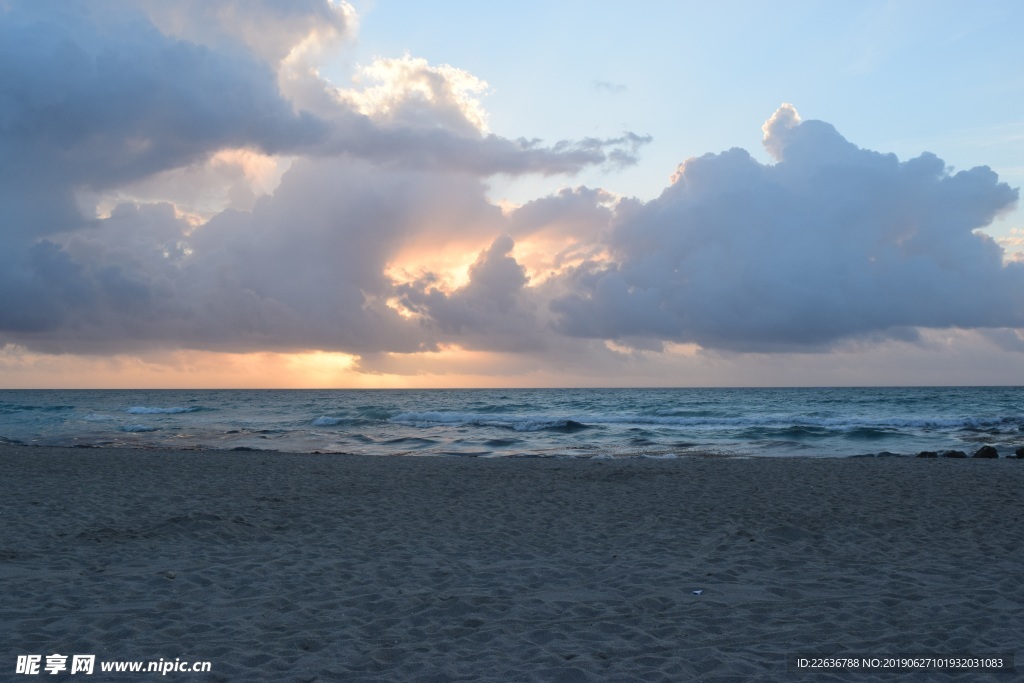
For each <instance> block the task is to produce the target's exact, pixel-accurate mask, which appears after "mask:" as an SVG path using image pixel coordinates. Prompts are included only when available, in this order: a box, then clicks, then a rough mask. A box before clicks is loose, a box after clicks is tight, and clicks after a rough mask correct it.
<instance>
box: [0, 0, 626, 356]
mask: <svg viewBox="0 0 1024 683" xmlns="http://www.w3.org/2000/svg"><path fill="white" fill-rule="evenodd" d="M354 22H355V19H354V14H353V13H352V12H351V10H350V8H349V7H348V6H347V5H344V4H343V3H337V2H329V1H328V0H304V1H303V2H296V3H277V2H270V1H269V0H268V1H266V2H244V3H243V2H239V1H236V0H219V1H217V2H184V3H170V4H168V3H157V2H149V1H146V0H140V1H138V2H129V1H127V0H108V1H105V2H104V1H98V2H75V1H69V2H66V3H58V4H53V3H46V4H40V3H35V2H21V1H18V0H12V1H11V2H8V3H5V4H4V5H2V6H0V225H2V228H0V291H2V292H3V294H4V296H3V297H0V338H2V339H3V340H4V341H5V342H7V341H16V342H18V343H24V344H26V345H29V346H31V347H32V348H35V349H44V350H48V351H59V352H65V351H70V350H78V351H88V352H103V351H122V350H137V349H141V348H148V347H173V346H175V345H181V346H185V347H189V348H228V347H231V348H238V349H243V350H252V349H261V348H267V349H296V348H324V349H338V350H340V349H349V350H358V351H360V352H364V351H370V350H389V351H402V352H406V351H413V350H422V349H429V348H432V345H433V344H434V343H435V342H434V341H433V339H432V337H431V332H430V331H429V330H428V329H427V328H426V327H424V326H422V325H418V324H416V323H414V322H409V321H407V320H405V319H404V318H402V317H401V316H399V315H398V314H397V313H396V312H395V311H394V310H393V309H392V308H389V307H388V305H387V301H388V299H389V297H392V296H393V295H394V291H393V283H392V282H391V280H390V279H388V278H387V277H386V276H385V275H384V273H385V270H386V268H387V266H388V262H389V259H391V258H393V256H394V254H395V253H396V252H397V251H399V250H400V249H401V248H402V246H403V245H404V244H405V243H407V242H409V241H411V240H416V239H424V237H425V236H427V235H430V234H432V233H438V234H453V233H458V234H461V235H464V236H472V235H474V234H478V233H479V234H480V235H481V237H480V239H481V240H490V239H493V237H494V235H495V234H498V233H500V227H495V222H496V220H497V218H496V217H500V210H499V209H498V208H497V207H494V206H492V205H491V204H489V203H488V202H487V201H486V200H485V198H484V195H485V191H486V188H485V186H484V185H483V184H482V182H481V178H482V177H485V176H488V175H493V174H497V173H504V174H520V173H541V174H556V173H574V172H576V171H579V170H580V169H582V168H584V167H586V166H590V165H595V164H610V165H618V164H623V163H630V162H631V161H633V160H635V154H636V151H637V150H638V149H639V147H640V146H641V145H642V144H644V142H645V140H646V138H642V137H640V136H636V135H633V134H625V135H623V136H622V137H620V138H617V139H614V140H596V139H589V138H588V139H582V140H579V141H567V142H559V143H556V144H554V145H552V146H545V145H543V144H541V143H540V142H537V141H524V140H518V141H513V140H508V139H506V138H502V137H500V136H496V135H493V134H488V133H486V130H485V116H484V112H483V109H482V106H481V105H480V103H479V100H478V99H477V95H479V94H480V92H481V90H482V89H483V88H484V85H483V84H482V82H480V81H479V80H477V79H475V78H474V77H473V76H472V75H471V74H468V73H467V72H465V71H462V70H459V69H455V68H453V67H433V66H431V65H429V64H427V63H426V62H425V61H423V60H418V59H414V58H411V57H405V58H401V59H398V60H382V61H380V62H378V63H377V64H376V65H375V67H374V68H375V69H376V70H374V69H371V70H370V72H368V73H366V74H364V77H365V78H366V79H368V80H370V81H373V82H372V83H370V85H368V86H367V87H364V88H363V89H362V90H352V91H348V96H342V95H341V94H340V93H341V91H339V90H338V89H337V88H336V87H335V86H333V84H331V83H329V82H327V81H325V80H323V79H322V78H321V77H320V76H319V74H318V73H317V72H316V71H315V69H312V68H309V63H308V62H307V59H308V58H310V56H311V55H313V54H314V53H315V51H316V49H320V48H323V47H324V46H325V45H328V44H329V43H331V42H332V41H333V42H337V41H341V40H344V39H346V38H347V37H349V36H350V35H351V32H352V30H353V28H354ZM307 105H308V106H307ZM292 160H296V161H294V163H293V161H292ZM289 165H291V166H292V167H291V170H289V171H287V172H285V171H286V169H287V168H288V166H289ZM279 178H280V179H281V181H280V186H276V185H277V181H278V179H279ZM267 192H274V195H273V196H272V197H268V196H264V197H263V198H262V199H260V194H261V193H267ZM94 207H102V208H101V209H100V211H99V212H97V211H96V210H95V209H94ZM239 209H240V210H239ZM107 211H109V212H110V213H109V216H107V215H106V213H107ZM207 219H208V220H207Z"/></svg>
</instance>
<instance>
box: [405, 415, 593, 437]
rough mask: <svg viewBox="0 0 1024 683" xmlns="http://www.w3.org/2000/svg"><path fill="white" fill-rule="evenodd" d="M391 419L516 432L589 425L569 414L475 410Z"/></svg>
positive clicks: (411, 424) (574, 429) (419, 424)
mask: <svg viewBox="0 0 1024 683" xmlns="http://www.w3.org/2000/svg"><path fill="white" fill-rule="evenodd" d="M391 422H393V423H395V424H400V425H405V426H408V427H437V426H466V427H496V428H498V429H511V430H514V431H517V432H540V431H545V430H550V431H559V432H577V431H580V430H582V429H588V428H589V425H587V424H584V423H583V422H580V421H579V420H572V419H569V418H551V417H543V416H529V415H523V416H513V415H504V416H490V415H489V416H484V415H477V414H475V413H439V412H426V413H402V414H400V415H396V416H395V417H393V418H391Z"/></svg>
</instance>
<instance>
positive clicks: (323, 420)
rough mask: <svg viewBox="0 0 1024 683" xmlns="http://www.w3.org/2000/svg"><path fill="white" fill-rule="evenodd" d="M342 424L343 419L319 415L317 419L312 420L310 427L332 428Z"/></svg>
mask: <svg viewBox="0 0 1024 683" xmlns="http://www.w3.org/2000/svg"><path fill="white" fill-rule="evenodd" d="M342 422H344V419H343V418H340V417H330V416H328V415H321V416H320V417H318V418H317V419H315V420H313V422H312V425H313V426H314V427H333V426H334V425H337V424H341V423H342Z"/></svg>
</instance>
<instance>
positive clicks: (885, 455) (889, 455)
mask: <svg viewBox="0 0 1024 683" xmlns="http://www.w3.org/2000/svg"><path fill="white" fill-rule="evenodd" d="M875 457H876V458H898V457H900V454H899V453H891V452H889V451H882V452H881V453H879V454H878V455H876V456H875Z"/></svg>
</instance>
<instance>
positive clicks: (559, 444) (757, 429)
mask: <svg viewBox="0 0 1024 683" xmlns="http://www.w3.org/2000/svg"><path fill="white" fill-rule="evenodd" d="M0 442H8V443H17V444H26V445H52V446H105V447H142V448H187V449H223V450H232V449H235V450H244V451H248V450H273V451H294V452H301V453H314V452H320V453H338V454H348V453H352V454H372V455H394V456H423V455H433V456H464V457H465V456H478V457H502V456H535V457H544V456H563V457H564V456H571V457H628V456H644V457H676V456H686V455H724V456H794V455H801V456H824V457H828V456H833V457H835V456H851V455H867V454H878V453H894V454H901V455H912V454H916V453H918V452H919V451H924V450H932V451H942V450H949V449H954V450H962V451H965V452H967V453H968V454H970V453H973V452H974V451H975V450H977V449H978V448H980V447H981V446H982V445H985V444H989V445H993V446H995V447H996V448H997V449H998V450H999V452H1000V454H1001V455H1003V456H1005V455H1010V454H1012V453H1013V452H1014V450H1015V449H1016V448H1019V447H1021V446H1024V388H1020V387H954V388H948V387H927V388H807V389H798V388H786V389H471V390H467V389H437V390H324V391H319V390H295V391H291V390H282V391H277V390H260V391H251V390H232V391H227V390H225V391H220V390H198V391H179V390H166V391H147V390H131V391H113V390H111V391H107V390H16V391H15V390H9V391H0Z"/></svg>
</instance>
